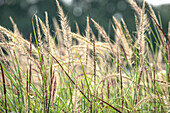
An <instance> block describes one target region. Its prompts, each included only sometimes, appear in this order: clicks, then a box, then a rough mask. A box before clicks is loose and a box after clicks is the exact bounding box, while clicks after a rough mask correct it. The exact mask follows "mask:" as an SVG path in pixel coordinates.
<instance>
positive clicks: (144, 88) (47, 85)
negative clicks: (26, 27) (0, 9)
mask: <svg viewBox="0 0 170 113" xmlns="http://www.w3.org/2000/svg"><path fill="white" fill-rule="evenodd" d="M128 2H129V3H130V4H131V6H132V8H133V9H134V10H135V16H134V17H135V24H136V31H134V33H133V34H130V33H129V31H128V29H127V26H126V23H125V22H124V20H123V19H122V20H121V21H119V20H117V19H116V18H115V17H113V24H112V28H113V30H114V34H115V37H114V40H111V39H110V37H109V36H108V35H107V32H106V31H105V30H104V29H103V28H102V27H101V26H100V25H99V24H98V23H97V22H96V21H95V20H94V19H92V18H89V17H87V26H86V31H85V32H84V35H83V33H80V30H79V26H78V23H76V28H77V32H76V33H74V32H72V31H71V27H70V26H69V23H68V20H67V17H66V16H65V14H64V12H63V10H62V8H61V6H60V4H59V2H58V0H56V3H57V7H58V14H59V17H60V20H56V19H55V18H53V23H54V27H55V30H53V31H55V36H52V35H51V34H50V31H51V30H50V27H49V23H48V13H47V12H45V22H43V21H42V20H41V19H40V18H39V17H37V16H36V15H34V16H33V19H32V27H33V34H30V40H29V41H28V40H26V39H24V38H23V36H22V34H21V33H20V32H19V30H18V28H17V25H16V24H15V22H14V21H13V19H12V18H11V17H10V20H11V22H12V24H13V31H11V30H8V29H6V28H4V27H2V26H0V67H1V69H0V70H1V71H0V75H1V79H0V86H1V87H0V112H16V113H18V112H19V113H21V112H28V113H30V112H35V113H37V112H38V113H39V112H46V113H47V112H49V113H56V112H81V113H82V112H83V113H86V112H96V113H97V112H112V113H113V112H129V113H131V112H161V113H162V112H168V110H170V108H169V106H168V105H169V104H170V103H169V92H168V87H169V85H170V84H169V63H170V43H169V41H170V26H169V30H168V35H166V33H164V31H163V30H162V26H161V23H160V20H158V19H157V17H156V16H155V13H154V11H153V9H152V7H151V6H150V5H149V4H147V3H145V2H143V5H142V7H139V6H138V5H137V4H136V3H135V2H134V1H133V0H128ZM146 6H147V7H148V9H146ZM90 23H91V24H93V25H94V26H95V27H96V29H97V30H98V32H99V35H98V36H96V35H95V34H94V33H93V30H92V29H91V27H90V26H91V25H90ZM151 25H152V26H153V27H151ZM169 25H170V24H169ZM32 40H35V43H33V41H32ZM101 40H103V41H101Z"/></svg>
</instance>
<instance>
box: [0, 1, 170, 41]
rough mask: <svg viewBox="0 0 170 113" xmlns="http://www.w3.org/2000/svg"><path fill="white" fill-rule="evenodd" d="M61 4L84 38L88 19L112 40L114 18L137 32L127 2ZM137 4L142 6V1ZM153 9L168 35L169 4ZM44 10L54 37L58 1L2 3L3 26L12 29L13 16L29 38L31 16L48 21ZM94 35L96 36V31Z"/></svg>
mask: <svg viewBox="0 0 170 113" xmlns="http://www.w3.org/2000/svg"><path fill="white" fill-rule="evenodd" d="M59 2H60V5H61V6H62V8H63V10H64V13H65V14H66V15H67V16H68V20H69V24H70V25H71V28H72V31H74V32H76V30H75V22H77V23H78V25H79V27H80V31H81V33H82V35H83V34H85V32H84V30H85V28H86V17H87V16H89V17H90V18H93V19H94V20H95V21H96V22H98V23H99V24H100V25H101V26H103V27H104V29H105V30H106V31H107V32H108V34H109V35H110V37H111V38H113V37H114V33H113V30H112V27H111V24H112V23H113V20H112V16H115V17H116V18H117V19H120V18H123V19H124V20H125V22H126V24H127V26H128V29H129V31H130V33H133V32H132V31H135V20H134V10H133V9H132V8H131V6H130V4H128V3H127V2H126V0H59ZM137 3H138V4H139V5H142V4H141V1H140V0H139V1H138V2H137ZM154 10H155V13H156V15H158V14H159V15H160V17H161V20H162V26H163V30H164V31H165V33H167V29H168V21H170V13H169V11H170V5H162V6H157V7H154ZM45 11H47V12H48V15H49V21H50V31H51V33H52V34H53V33H54V27H53V24H52V17H56V18H57V20H59V17H58V9H57V6H56V1H55V0H0V25H1V26H4V27H6V28H8V29H10V30H12V24H11V22H10V20H9V16H11V17H12V18H13V19H14V21H15V23H16V24H17V25H18V28H19V30H20V32H21V33H22V35H23V36H24V37H25V38H28V37H29V34H30V33H31V32H32V24H31V22H32V16H33V15H34V14H35V13H36V14H37V15H38V16H39V17H40V18H41V19H42V20H45V19H44V15H45V14H44V12H45ZM90 26H91V27H94V26H93V23H92V22H90ZM94 29H95V28H94ZM94 32H95V33H96V34H97V31H96V30H94Z"/></svg>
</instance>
